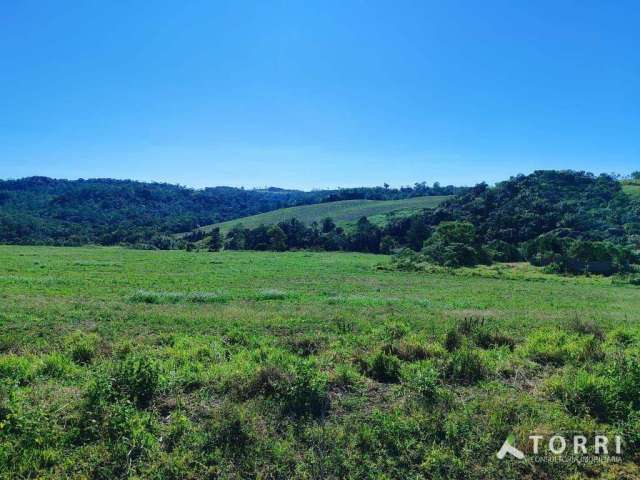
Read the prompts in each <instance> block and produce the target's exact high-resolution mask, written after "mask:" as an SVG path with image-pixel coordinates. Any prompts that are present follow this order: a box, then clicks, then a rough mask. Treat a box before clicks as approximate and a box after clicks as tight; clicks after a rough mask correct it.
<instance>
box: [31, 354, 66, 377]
mask: <svg viewBox="0 0 640 480" xmlns="http://www.w3.org/2000/svg"><path fill="white" fill-rule="evenodd" d="M72 369H73V364H72V363H71V361H70V360H69V359H68V358H67V357H66V356H64V355H62V354H61V353H57V352H56V353H52V354H50V355H47V356H45V357H44V358H43V359H42V365H40V368H39V369H38V373H39V374H40V375H44V376H47V377H51V378H63V377H65V376H66V375H67V374H68V373H69V372H70V371H71V370H72Z"/></svg>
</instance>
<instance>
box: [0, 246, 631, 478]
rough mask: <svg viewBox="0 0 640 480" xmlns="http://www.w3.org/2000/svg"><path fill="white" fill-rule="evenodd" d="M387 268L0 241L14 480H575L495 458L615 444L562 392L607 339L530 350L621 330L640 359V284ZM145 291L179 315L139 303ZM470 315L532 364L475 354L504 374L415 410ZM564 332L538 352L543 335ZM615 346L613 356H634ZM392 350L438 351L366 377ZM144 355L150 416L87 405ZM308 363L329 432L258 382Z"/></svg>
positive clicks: (318, 256)
mask: <svg viewBox="0 0 640 480" xmlns="http://www.w3.org/2000/svg"><path fill="white" fill-rule="evenodd" d="M388 261H389V260H388V258H387V257H384V256H373V255H365V254H351V253H350V254H346V253H305V252H287V253H262V252H221V253H187V252H183V251H168V252H160V251H135V250H125V249H120V248H49V247H7V246H0V297H1V299H2V301H1V302H0V346H1V348H0V352H3V353H0V386H3V385H4V387H3V388H5V390H4V391H6V388H9V389H10V390H12V391H13V394H12V395H11V400H8V398H9V397H8V396H5V397H2V392H3V390H2V389H0V415H2V411H3V410H2V406H3V403H2V402H3V401H4V402H5V403H6V405H9V408H10V411H12V412H16V416H14V417H11V418H10V419H9V420H6V419H5V420H4V422H0V425H3V428H2V429H0V446H1V447H2V449H0V450H2V451H3V452H4V453H3V454H2V455H0V478H26V477H30V478H32V477H36V476H37V475H35V471H40V472H48V473H49V476H50V477H51V478H63V477H65V478H66V477H72V476H78V477H82V476H86V477H96V473H95V472H96V470H97V469H98V468H99V469H100V471H101V475H102V476H103V477H105V478H115V477H116V476H117V477H121V476H122V477H124V476H125V474H129V475H134V474H137V475H139V477H140V478H150V477H151V476H152V475H151V472H153V473H154V474H155V475H156V477H154V478H209V477H210V476H217V475H221V476H222V477H225V478H226V477H235V478H249V477H255V476H260V477H265V478H266V477H270V478H275V477H279V478H341V477H351V478H366V477H367V475H370V474H371V472H377V473H378V474H380V475H382V474H383V473H385V474H386V476H387V477H388V478H418V477H424V478H432V477H433V478H470V479H471V478H474V479H489V478H501V479H508V478H514V479H515V478H523V477H531V478H542V477H545V478H566V476H567V474H568V473H570V472H572V471H574V470H575V469H576V468H579V467H577V466H576V465H573V464H571V465H565V464H558V465H553V464H549V465H546V464H545V465H539V466H535V465H532V464H530V463H528V464H524V463H522V464H519V466H517V467H516V466H515V465H516V464H515V463H514V462H511V463H508V464H506V463H500V462H499V461H498V460H497V459H496V458H495V452H496V451H497V449H498V447H499V446H500V444H501V443H502V441H503V440H504V437H505V436H506V434H507V433H509V432H515V434H516V435H518V436H519V435H526V434H528V433H529V432H531V431H532V429H538V430H536V431H551V432H554V431H559V430H562V429H569V430H570V431H573V430H577V431H587V432H592V431H596V432H600V433H601V432H603V431H605V432H606V431H610V427H609V426H608V425H607V424H604V423H603V424H599V423H595V421H594V420H592V419H590V418H589V417H586V416H585V415H584V414H582V415H577V416H573V415H571V414H569V413H567V411H566V409H565V407H564V406H562V405H561V404H560V403H559V402H558V401H553V400H552V399H551V398H550V397H549V393H548V390H547V389H546V388H545V387H544V385H545V382H546V379H547V378H549V377H551V376H553V375H556V374H561V373H562V372H564V371H565V370H566V371H568V372H569V371H570V367H571V365H573V366H584V365H588V367H589V368H591V367H592V366H593V360H591V359H590V358H591V357H589V355H590V351H591V350H593V345H592V344H590V343H587V344H585V343H584V342H585V341H587V340H588V339H589V338H590V337H589V336H588V335H582V334H580V335H577V336H576V334H571V335H574V336H573V337H570V338H572V339H574V340H571V341H572V342H577V343H571V344H567V345H566V347H562V348H567V349H569V350H567V351H568V352H569V353H567V354H566V355H567V356H566V357H565V356H564V355H565V354H564V353H562V354H561V355H560V357H559V358H560V359H561V360H562V359H563V358H566V359H569V358H574V357H573V356H571V355H574V353H571V352H575V353H576V354H578V353H579V352H581V351H583V350H581V348H583V347H580V345H587V349H586V350H584V351H585V352H586V353H584V355H586V357H585V358H584V359H583V357H581V356H580V355H583V354H580V355H577V356H576V357H575V359H576V360H575V362H577V363H573V362H574V360H562V362H564V361H566V362H569V363H568V364H567V367H566V368H563V363H560V364H557V363H556V364H546V365H545V364H544V363H541V364H538V363H536V362H533V361H531V358H532V357H531V355H532V353H531V352H532V350H531V349H532V348H533V352H534V353H535V352H536V351H538V350H540V349H542V350H543V351H544V349H546V348H550V349H553V348H556V347H554V346H553V345H555V344H556V342H561V344H562V342H563V341H565V340H561V339H562V338H563V337H562V336H559V335H558V334H556V333H553V332H554V330H550V329H553V328H555V327H558V326H559V327H563V328H565V329H568V328H569V327H568V325H570V323H571V322H572V321H573V320H574V319H576V318H579V319H582V320H584V321H592V322H594V323H595V324H597V325H600V326H601V327H602V328H603V329H604V330H605V331H606V332H609V331H610V330H611V329H613V328H625V329H626V331H627V332H629V335H630V340H628V341H629V342H631V343H629V344H628V347H624V348H628V349H630V350H629V351H631V350H634V351H635V350H637V348H638V345H639V343H638V333H639V332H638V327H637V319H638V316H637V315H638V314H637V312H638V311H640V293H639V292H640V290H639V289H638V288H637V287H631V286H613V285H612V284H611V280H610V279H603V278H595V277H594V278H579V279H573V278H560V277H554V276H548V277H541V276H540V274H539V273H537V271H536V273H535V274H533V273H532V272H533V270H532V269H531V268H530V267H525V266H522V265H520V266H514V267H513V274H512V275H511V276H512V279H506V278H500V277H503V276H504V275H503V273H498V275H497V276H498V278H486V277H485V276H484V275H485V273H487V275H490V276H495V274H496V272H495V271H493V270H491V269H489V270H490V271H489V272H485V273H483V271H482V270H478V271H461V273H460V274H458V275H448V274H424V273H403V272H394V271H380V270H377V269H376V268H375V266H376V265H377V264H379V263H386V262H388ZM501 268H502V269H504V268H507V269H509V268H511V267H508V266H505V267H501ZM475 274H478V275H482V276H474V275H475ZM545 278H548V281H545ZM140 289H143V290H146V291H149V292H150V293H149V294H147V295H148V301H158V302H160V303H159V304H150V303H145V302H144V300H142V301H141V300H140V298H142V299H144V298H145V297H144V296H142V297H140V296H139V297H132V296H133V295H134V294H135V293H136V292H137V291H139V290H140ZM193 292H204V293H205V294H206V293H209V294H210V295H211V296H210V297H207V296H206V295H202V296H201V297H200V298H204V299H205V303H194V302H191V301H188V298H189V297H184V296H182V297H181V296H180V295H181V294H182V295H184V294H187V293H193ZM170 293H171V294H173V295H168V294H170ZM215 295H217V297H216V296H215ZM136 298H137V300H136ZM207 298H210V299H212V301H211V302H210V303H208V302H207V301H206V299H207ZM215 299H221V300H222V299H224V301H216V300H215ZM163 302H169V303H163ZM471 315H476V316H482V317H486V318H487V319H488V320H487V321H488V325H489V327H490V328H491V329H493V330H494V331H498V332H500V333H501V334H502V335H509V336H512V338H513V339H514V340H515V342H516V348H515V350H514V351H513V352H511V351H510V350H509V349H508V348H506V347H502V348H498V349H495V348H487V349H480V348H474V350H473V351H474V352H477V354H478V355H479V356H480V359H481V360H482V362H484V364H485V367H484V368H486V374H485V376H486V379H485V380H483V381H481V382H480V383H478V384H475V385H474V384H471V385H464V384H458V383H456V382H455V381H452V380H449V379H445V380H443V383H442V388H443V389H444V390H442V391H443V392H448V393H447V394H446V395H445V396H444V397H442V398H443V399H444V398H448V400H428V401H427V400H420V398H422V397H420V396H418V397H415V395H416V394H415V393H412V392H415V390H414V388H419V389H424V388H427V389H428V388H429V387H428V385H429V384H428V382H427V383H426V384H424V383H420V382H424V381H426V380H420V382H418V383H416V384H415V385H417V386H416V387H414V386H412V385H414V383H412V382H414V381H417V380H415V379H417V378H423V377H415V375H416V372H418V371H420V370H419V369H420V368H436V369H437V370H438V371H440V370H441V369H442V370H441V371H443V372H445V371H446V368H447V367H446V365H448V364H449V363H448V362H451V361H455V359H456V358H457V357H456V356H455V355H456V354H449V353H447V352H446V351H444V350H443V349H442V347H441V346H439V345H441V342H442V341H443V333H444V332H445V331H446V330H447V329H448V328H449V327H451V326H452V325H454V324H455V323H456V322H458V321H460V320H461V319H463V318H465V317H469V316H471ZM398 322H400V325H406V326H407V328H408V330H407V331H403V330H402V329H398V327H397V325H398V324H399V323H398ZM74 332H75V333H74ZM536 332H537V333H536ZM547 332H552V333H551V334H550V336H549V337H542V340H541V341H538V342H537V343H535V342H534V346H533V347H531V346H527V345H528V344H527V337H529V336H531V335H535V334H541V335H547V334H548V333H547ZM403 337H404V338H403ZM78 339H80V340H78ZM79 341H80V344H82V342H85V343H87V344H88V345H91V344H92V342H96V343H95V345H96V348H95V358H94V359H93V360H92V361H90V362H89V363H86V364H82V363H78V362H72V361H71V360H70V358H71V357H73V356H74V355H75V354H76V353H75V352H77V349H78V347H77V345H78V342H79ZM580 342H582V343H580ZM607 342H608V343H606V344H605V347H603V348H605V349H607V351H609V349H616V348H619V349H622V348H623V347H622V346H618V347H615V346H614V343H609V342H610V340H607ZM384 345H391V346H392V347H393V348H400V349H402V348H407V347H402V345H418V346H422V347H420V348H427V349H430V350H428V351H433V352H434V353H430V354H429V355H435V356H434V357H433V358H432V359H431V360H427V361H422V362H420V361H417V362H416V361H411V359H410V358H405V357H403V358H404V359H403V360H402V361H401V362H400V365H401V377H400V378H399V379H396V380H392V381H384V382H381V381H378V380H376V379H375V378H372V374H370V373H367V374H366V375H363V373H362V372H363V370H362V368H363V367H362V363H361V362H363V361H364V362H366V361H369V360H367V359H371V358H372V357H371V355H375V354H376V352H380V351H381V349H383V348H389V347H384ZM309 346H311V347H313V349H311V350H309V348H310V347H309ZM485 348H486V347H485ZM536 349H537V350H536ZM90 350H91V349H90ZM80 351H81V352H82V351H83V350H82V349H81V350H80ZM418 351H420V350H418ZM407 352H409V355H410V352H411V349H408V350H407ZM561 352H564V350H561ZM136 354H141V355H143V357H144V358H146V359H151V360H152V361H153V362H155V364H156V365H158V368H159V371H160V384H159V386H158V388H157V390H156V392H155V394H154V397H153V401H152V402H151V404H150V405H149V406H147V407H138V408H136V407H134V406H131V405H130V404H128V403H126V402H124V403H123V400H117V399H116V400H113V399H109V400H105V403H104V405H103V406H102V407H100V408H99V409H96V408H97V407H89V406H87V405H88V404H87V403H85V400H83V398H85V397H84V395H85V392H87V391H89V389H90V388H92V387H91V385H92V382H93V381H94V379H97V378H104V377H103V375H105V373H104V372H108V371H111V370H112V369H114V368H116V371H117V368H121V367H122V365H125V363H123V362H124V359H126V358H129V357H130V356H132V355H136ZM399 355H400V354H399ZM607 355H609V353H607ZM535 358H538V357H535ZM554 358H555V357H554ZM21 359H22V360H24V361H23V363H21V361H22V360H21ZM305 361H312V362H313V363H312V372H315V373H313V375H315V377H313V378H314V379H315V380H314V382H315V381H317V382H319V383H317V384H316V383H313V382H312V384H311V385H324V383H323V381H325V380H326V379H328V380H329V384H328V385H329V386H328V387H327V388H328V391H329V397H328V398H329V404H328V405H329V410H328V412H327V413H326V417H323V418H324V420H322V421H321V420H319V419H317V418H316V419H314V418H307V419H303V418H299V417H296V416H295V415H293V414H286V413H283V411H282V410H281V408H284V407H283V406H282V405H289V404H286V403H283V402H285V400H283V399H282V397H278V396H273V395H275V394H273V393H269V392H270V391H271V390H269V389H270V388H272V387H269V385H270V384H267V385H266V386H260V385H262V383H260V382H263V381H264V379H263V380H260V378H262V377H260V376H259V375H260V373H259V372H261V371H262V372H265V371H266V372H271V373H267V374H266V375H271V380H269V381H271V382H276V384H278V383H277V382H286V381H288V380H287V378H288V377H287V376H286V375H285V376H284V377H280V376H278V375H279V374H278V375H276V373H277V370H278V369H282V370H283V371H285V372H299V370H296V368H299V367H296V365H298V366H300V365H305V363H304V362H305ZM554 361H555V360H554ZM581 362H583V363H581ZM118 366H120V367H118ZM266 367H269V368H275V369H276V373H273V372H274V370H268V369H267V370H264V369H265V368H266ZM416 369H418V370H416ZM256 375H258V376H257V377H256ZM274 375H275V376H274ZM291 375H293V374H291ZM295 375H300V374H299V373H296V374H295ZM443 375H444V374H443ZM374 377H375V376H374ZM106 378H109V377H106ZM256 378H257V379H258V380H256ZM323 379H324V380H323ZM256 382H258V383H256ZM140 385H142V386H144V385H145V383H144V382H142V383H141V384H140ZM300 385H302V386H300ZM300 385H298V386H297V387H296V388H297V389H298V390H294V392H298V393H297V394H296V395H302V396H303V397H304V398H311V399H312V400H310V401H313V399H314V398H315V397H314V396H313V394H312V393H310V391H309V390H308V388H315V387H310V386H304V385H307V384H300ZM425 385H426V386H425ZM140 388H142V387H140ZM318 388H321V387H318ZM438 388H440V387H438ZM262 389H266V390H262ZM300 389H302V390H300ZM287 391H290V390H287ZM312 391H315V390H312ZM418 391H423V390H418ZM438 391H439V390H438ZM261 392H262V393H261ZM265 392H266V393H265ZM438 395H441V394H438ZM442 395H444V394H442ZM116 398H118V397H116ZM284 398H289V397H284ZM425 398H431V397H425ZM438 398H439V397H438ZM423 402H428V403H427V404H424V403H423ZM433 402H435V403H433ZM294 405H298V404H294ZM92 408H93V409H92ZM301 408H311V407H309V406H308V405H307V404H302V407H301ZM105 409H106V410H105ZM91 415H94V416H95V415H97V418H98V420H97V421H96V420H94V418H95V417H92V416H91ZM229 419H230V420H229ZM234 419H238V420H237V422H236V420H234ZM0 420H2V419H1V418H0ZM96 422H97V423H96ZM102 422H104V423H102ZM234 422H236V423H234ZM76 427H78V428H76ZM84 428H89V430H87V432H88V433H86V434H83V433H82V432H84V431H85V430H83V429H84ZM92 432H93V433H92ZM225 432H226V433H225ZM229 432H231V433H229ZM443 432H449V433H446V434H445V433H443ZM451 432H454V433H451ZM229 435H231V437H229ZM239 439H242V442H240V440H239ZM43 445H46V449H45V448H44V447H43ZM461 445H462V446H464V451H463V450H462V449H461V448H460V446H461ZM43 452H44V453H43ZM131 452H135V454H133V456H132V454H131ZM625 461H626V462H627V464H626V465H625V466H624V467H623V468H626V469H628V471H629V472H630V473H629V474H630V475H631V476H629V477H628V478H637V477H636V475H638V468H637V465H635V464H633V463H629V461H628V459H627V460H625ZM122 468H124V469H125V470H122ZM594 468H595V469H596V471H598V472H601V471H602V470H603V469H607V468H609V467H607V466H604V467H601V466H596V467H594ZM276 471H277V472H278V474H277V475H276V474H275V473H274V472H276ZM213 472H216V474H215V475H214V474H213ZM443 472H444V473H443ZM169 473H171V475H169ZM618 473H619V472H618ZM434 475H435V476H434ZM438 475H439V476H438ZM611 475H612V476H611V477H610V478H620V477H619V476H618V475H616V474H615V473H611ZM575 478H578V477H575ZM607 478H609V477H607Z"/></svg>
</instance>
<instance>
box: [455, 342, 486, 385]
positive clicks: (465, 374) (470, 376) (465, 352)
mask: <svg viewBox="0 0 640 480" xmlns="http://www.w3.org/2000/svg"><path fill="white" fill-rule="evenodd" d="M446 376H447V378H448V379H450V380H451V381H453V382H455V383H459V384H463V385H471V384H474V383H476V382H478V381H480V380H482V379H484V378H485V377H486V376H487V368H486V366H485V364H484V362H483V360H482V357H481V356H480V355H479V354H478V352H477V351H475V350H474V349H472V348H470V347H468V346H465V347H463V348H460V349H458V350H456V351H455V352H453V354H452V355H451V358H450V359H449V362H448V363H447V366H446Z"/></svg>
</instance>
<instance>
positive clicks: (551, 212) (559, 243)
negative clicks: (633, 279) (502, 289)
mask: <svg viewBox="0 0 640 480" xmlns="http://www.w3.org/2000/svg"><path fill="white" fill-rule="evenodd" d="M200 235H203V234H200ZM209 248H211V249H213V250H217V249H219V248H225V249H229V250H243V249H246V250H275V251H284V250H292V249H316V250H328V251H336V250H343V251H357V252H367V253H394V252H396V253H397V252H400V251H401V250H402V249H409V250H411V251H413V252H415V253H416V255H414V257H413V259H412V260H411V261H413V262H422V261H427V262H431V263H436V264H439V265H444V266H449V267H460V266H473V265H477V264H489V263H492V262H510V261H522V260H527V261H530V262H531V263H532V264H535V265H541V266H545V267H547V268H548V269H549V270H554V271H563V272H572V273H581V272H585V271H591V272H594V273H605V274H611V273H615V272H618V271H625V270H629V269H630V268H631V265H632V264H634V263H638V262H639V259H638V257H639V252H640V202H639V201H638V200H636V199H633V198H632V197H630V196H628V195H626V194H624V193H623V191H622V188H621V184H620V181H619V180H618V179H616V178H614V177H613V176H610V175H599V176H595V175H592V174H590V173H586V172H574V171H538V172H534V173H533V174H531V175H526V176H525V175H518V176H516V177H512V178H511V179H509V180H508V181H505V182H501V183H498V184H497V185H495V186H494V187H489V186H488V185H486V184H484V183H483V184H479V185H476V186H475V187H473V188H471V189H468V190H466V191H465V192H463V193H462V194H460V195H458V196H456V197H455V198H453V199H451V200H448V201H446V202H444V203H443V204H441V205H440V206H438V207H436V208H434V209H426V210H424V211H423V212H420V213H418V214H415V215H412V216H409V217H406V218H394V219H392V220H390V221H389V222H388V223H387V224H386V225H384V226H378V225H375V224H373V223H371V222H370V221H369V220H368V219H367V218H366V217H362V218H361V219H360V220H359V221H358V222H357V223H356V225H355V226H354V227H353V228H352V229H349V230H348V231H346V230H345V229H343V228H341V227H338V226H336V225H335V223H334V222H333V220H332V219H330V218H326V219H324V220H323V221H321V222H314V223H312V224H311V225H309V226H307V225H305V224H304V223H303V222H301V221H299V220H297V219H291V220H288V221H286V222H280V223H278V224H277V225H271V226H265V225H261V226H258V227H256V228H253V229H249V228H245V227H243V226H242V225H236V226H235V227H234V228H233V229H231V230H230V231H229V232H228V233H227V235H226V236H225V237H224V238H222V236H221V234H220V232H219V231H214V233H213V235H212V236H211V237H210V240H209ZM405 257H406V258H409V257H410V256H409V257H407V256H406V255H405Z"/></svg>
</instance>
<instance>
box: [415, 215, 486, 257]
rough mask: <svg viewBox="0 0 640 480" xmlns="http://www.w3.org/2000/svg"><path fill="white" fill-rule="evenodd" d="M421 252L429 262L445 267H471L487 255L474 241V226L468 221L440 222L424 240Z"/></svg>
mask: <svg viewBox="0 0 640 480" xmlns="http://www.w3.org/2000/svg"><path fill="white" fill-rule="evenodd" d="M422 253H423V254H424V255H425V257H427V259H428V260H429V261H431V262H434V263H437V264H439V265H444V266H446V267H454V268H456V267H472V266H474V265H477V264H478V263H481V262H488V263H490V260H489V257H488V255H487V254H486V252H484V250H483V249H482V248H481V247H480V246H479V245H477V243H476V230H475V227H474V226H473V225H472V224H471V223H469V222H442V223H441V224H440V225H438V227H437V228H436V231H435V232H434V234H433V235H432V236H431V238H429V240H427V241H426V242H425V245H424V249H423V250H422Z"/></svg>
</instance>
